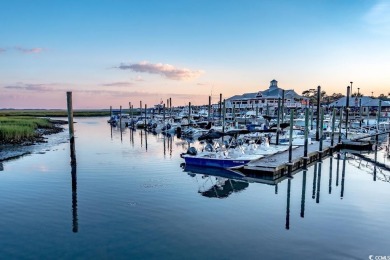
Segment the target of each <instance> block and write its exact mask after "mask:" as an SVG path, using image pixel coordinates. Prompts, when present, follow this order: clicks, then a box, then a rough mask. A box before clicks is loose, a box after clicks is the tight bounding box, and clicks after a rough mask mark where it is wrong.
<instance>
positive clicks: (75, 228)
mask: <svg viewBox="0 0 390 260" xmlns="http://www.w3.org/2000/svg"><path fill="white" fill-rule="evenodd" d="M70 166H71V176H72V231H73V232H74V233H77V232H78V230H79V224H78V216H77V161H76V148H75V142H74V138H72V139H71V140H70Z"/></svg>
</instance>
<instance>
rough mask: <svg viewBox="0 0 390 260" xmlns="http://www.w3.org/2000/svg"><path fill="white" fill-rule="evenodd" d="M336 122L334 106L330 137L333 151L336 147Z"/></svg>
mask: <svg viewBox="0 0 390 260" xmlns="http://www.w3.org/2000/svg"><path fill="white" fill-rule="evenodd" d="M335 124H336V108H333V113H332V135H331V139H330V146H331V149H332V150H331V151H333V148H334V128H335Z"/></svg>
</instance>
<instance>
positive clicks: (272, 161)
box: [240, 140, 339, 178]
mask: <svg viewBox="0 0 390 260" xmlns="http://www.w3.org/2000/svg"><path fill="white" fill-rule="evenodd" d="M319 148H320V142H313V143H312V144H309V145H308V147H307V158H305V157H304V156H303V155H304V147H303V146H294V147H293V149H292V160H291V163H289V153H288V151H284V152H280V153H276V154H273V155H270V156H268V157H265V158H260V159H257V160H254V161H251V162H249V163H248V164H246V165H244V166H243V167H242V168H240V170H243V171H245V172H246V173H247V172H249V173H251V172H252V173H253V172H254V171H255V172H263V173H265V172H268V173H273V174H274V176H275V177H276V178H278V176H279V177H282V176H284V175H285V174H286V173H287V172H288V168H289V166H291V171H296V170H300V169H302V167H303V165H304V163H305V160H307V165H309V164H311V163H314V162H315V161H317V160H318V159H320V157H324V156H327V155H329V154H330V151H331V150H332V149H333V150H334V149H336V148H337V149H339V148H338V146H335V147H331V145H330V141H328V140H326V141H324V142H323V146H322V151H320V149H319Z"/></svg>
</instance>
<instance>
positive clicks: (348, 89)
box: [345, 86, 351, 139]
mask: <svg viewBox="0 0 390 260" xmlns="http://www.w3.org/2000/svg"><path fill="white" fill-rule="evenodd" d="M350 88H351V87H350V86H348V87H347V104H346V107H345V139H348V117H349V92H350Z"/></svg>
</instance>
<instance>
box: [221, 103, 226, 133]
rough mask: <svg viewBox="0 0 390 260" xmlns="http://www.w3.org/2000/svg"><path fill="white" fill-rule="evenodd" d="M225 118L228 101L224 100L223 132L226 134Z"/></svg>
mask: <svg viewBox="0 0 390 260" xmlns="http://www.w3.org/2000/svg"><path fill="white" fill-rule="evenodd" d="M225 118H226V101H225V99H224V100H223V118H222V132H225ZM222 138H223V137H222Z"/></svg>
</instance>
